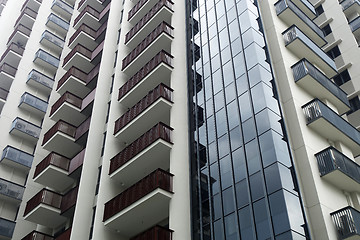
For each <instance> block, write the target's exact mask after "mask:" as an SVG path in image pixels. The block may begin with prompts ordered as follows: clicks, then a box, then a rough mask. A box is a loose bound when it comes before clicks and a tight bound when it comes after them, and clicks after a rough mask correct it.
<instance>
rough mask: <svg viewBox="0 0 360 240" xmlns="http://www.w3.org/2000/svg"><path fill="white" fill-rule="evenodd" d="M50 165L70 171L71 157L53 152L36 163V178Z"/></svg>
mask: <svg viewBox="0 0 360 240" xmlns="http://www.w3.org/2000/svg"><path fill="white" fill-rule="evenodd" d="M50 165H52V166H55V167H58V168H61V169H63V170H65V171H68V170H69V165H70V159H68V158H67V157H64V156H62V155H60V154H57V153H54V152H51V153H50V154H49V155H47V156H46V157H45V158H44V159H43V160H42V161H41V162H40V163H39V164H38V165H36V168H35V172H34V178H36V177H37V176H38V175H39V174H40V173H41V172H43V171H44V170H45V169H46V168H47V167H48V166H50Z"/></svg>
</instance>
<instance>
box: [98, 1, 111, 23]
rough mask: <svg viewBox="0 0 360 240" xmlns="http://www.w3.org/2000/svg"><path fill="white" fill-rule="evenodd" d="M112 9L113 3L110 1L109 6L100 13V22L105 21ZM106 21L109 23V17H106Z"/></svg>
mask: <svg viewBox="0 0 360 240" xmlns="http://www.w3.org/2000/svg"><path fill="white" fill-rule="evenodd" d="M110 7H111V1H109V3H108V5H107V6H106V7H105V8H104V9H103V10H102V11H101V12H100V15H99V21H100V22H103V21H104V19H105V17H106V16H107V15H108V13H109V11H110ZM105 21H107V17H106V19H105Z"/></svg>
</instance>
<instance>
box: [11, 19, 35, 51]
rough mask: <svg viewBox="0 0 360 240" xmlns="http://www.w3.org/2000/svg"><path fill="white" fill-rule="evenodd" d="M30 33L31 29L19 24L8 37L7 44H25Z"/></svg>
mask: <svg viewBox="0 0 360 240" xmlns="http://www.w3.org/2000/svg"><path fill="white" fill-rule="evenodd" d="M30 34H31V29H30V28H27V27H25V26H24V25H22V24H19V25H18V26H17V27H16V28H15V29H14V32H13V33H12V34H11V36H10V37H9V40H8V42H7V44H10V43H16V44H18V45H19V46H25V45H26V43H27V41H28V39H29V37H30Z"/></svg>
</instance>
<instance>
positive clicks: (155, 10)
mask: <svg viewBox="0 0 360 240" xmlns="http://www.w3.org/2000/svg"><path fill="white" fill-rule="evenodd" d="M163 7H165V8H167V9H168V10H169V11H170V12H172V2H170V1H169V0H160V1H159V2H158V3H156V4H155V5H154V6H153V7H152V8H151V9H150V10H149V12H148V13H147V14H146V15H145V16H144V17H143V18H141V19H140V20H139V22H138V23H137V24H136V25H135V26H134V27H133V28H131V29H130V31H129V32H128V33H127V34H126V35H125V44H127V43H128V42H129V41H130V39H132V38H133V37H134V36H135V35H136V34H137V33H138V32H139V31H140V30H141V29H142V28H143V27H144V26H145V25H146V24H147V23H148V22H150V20H151V19H152V18H153V17H154V16H155V15H156V14H157V13H158V12H160V10H161V9H162V8H163ZM168 23H169V24H170V22H168Z"/></svg>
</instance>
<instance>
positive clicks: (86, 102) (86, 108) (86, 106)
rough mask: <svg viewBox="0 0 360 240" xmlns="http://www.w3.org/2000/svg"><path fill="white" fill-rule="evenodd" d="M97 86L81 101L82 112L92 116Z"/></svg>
mask: <svg viewBox="0 0 360 240" xmlns="http://www.w3.org/2000/svg"><path fill="white" fill-rule="evenodd" d="M95 93H96V88H94V89H93V90H92V91H91V92H90V93H89V94H88V95H87V96H85V97H84V98H83V100H82V103H81V113H83V114H84V115H86V116H90V115H91V112H92V103H93V102H94V99H95Z"/></svg>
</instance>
